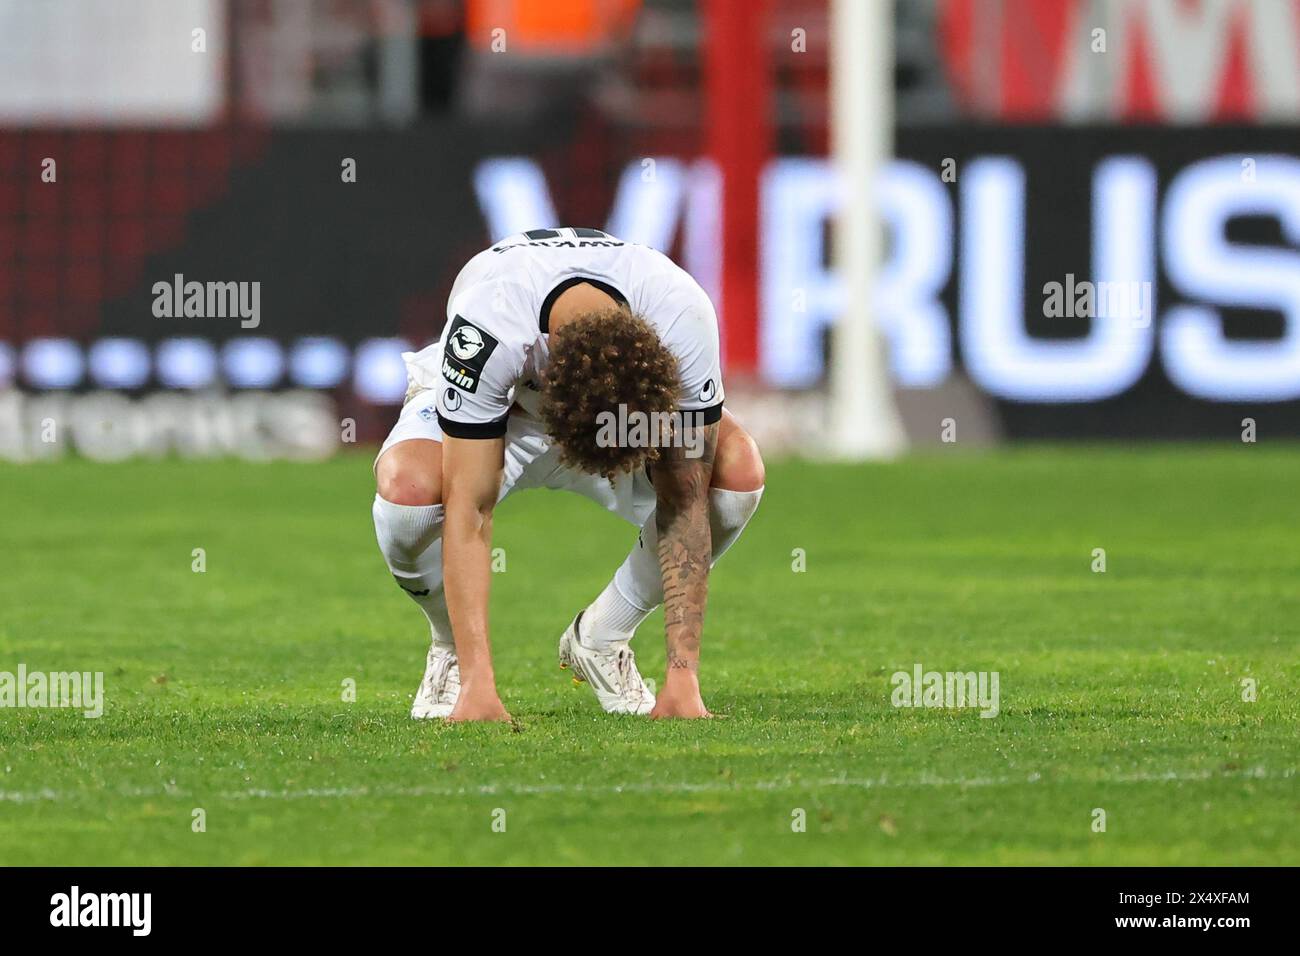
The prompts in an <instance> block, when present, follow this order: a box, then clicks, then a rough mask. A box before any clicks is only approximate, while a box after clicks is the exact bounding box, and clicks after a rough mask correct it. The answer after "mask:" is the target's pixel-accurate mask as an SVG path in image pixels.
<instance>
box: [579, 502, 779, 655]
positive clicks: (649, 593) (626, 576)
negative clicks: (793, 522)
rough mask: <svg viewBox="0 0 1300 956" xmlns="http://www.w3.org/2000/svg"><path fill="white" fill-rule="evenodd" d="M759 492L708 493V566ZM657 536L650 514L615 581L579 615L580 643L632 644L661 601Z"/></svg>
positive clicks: (740, 526) (744, 520) (736, 532)
mask: <svg viewBox="0 0 1300 956" xmlns="http://www.w3.org/2000/svg"><path fill="white" fill-rule="evenodd" d="M762 497H763V489H762V488H759V489H758V490H757V491H725V490H723V489H721V488H713V489H711V490H710V491H709V527H710V530H711V531H712V535H713V560H712V561H711V562H710V566H712V565H713V564H717V562H718V559H719V558H721V557H722V556H723V555H724V554H726V553H727V549H728V548H730V547H731V546H732V545H733V544H735V542H736V539H737V538H739V537H740V533H741V532H742V531H744V530H745V525H747V524H748V523H749V519H750V518H752V517H753V516H754V512H755V511H757V510H758V501H759V499H760V498H762ZM658 549H659V533H658V531H657V529H656V528H655V516H654V513H653V512H652V513H651V514H650V517H649V518H648V519H646V523H645V526H644V527H642V528H641V533H640V534H639V535H638V536H637V542H636V546H635V547H634V548H633V549H632V551H631V552H630V553H629V554H628V556H627V558H626V559H625V560H624V561H623V563H622V565H620V566H619V569H618V570H617V571H616V572H614V577H613V579H612V580H611V581H610V582H609V584H607V585H605V590H603V591H601V592H600V594H599V595H598V596H597V598H596V600H594V601H592V602H591V604H590V605H588V607H587V610H586V611H584V612H583V615H582V629H583V639H584V640H585V641H586V642H587V643H589V644H594V643H601V642H608V641H626V640H630V639H631V637H632V634H633V633H634V632H635V631H636V629H637V627H638V625H640V623H641V622H642V621H644V620H645V619H646V618H647V617H648V616H649V615H650V612H651V611H653V610H654V609H655V608H657V607H658V606H659V605H660V604H662V603H663V600H664V579H663V572H662V571H661V570H660V569H659V550H658Z"/></svg>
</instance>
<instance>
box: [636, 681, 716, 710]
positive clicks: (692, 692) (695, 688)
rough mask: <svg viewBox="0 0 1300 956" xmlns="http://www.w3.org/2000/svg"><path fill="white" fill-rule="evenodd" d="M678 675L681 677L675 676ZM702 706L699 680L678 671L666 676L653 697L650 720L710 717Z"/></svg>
mask: <svg viewBox="0 0 1300 956" xmlns="http://www.w3.org/2000/svg"><path fill="white" fill-rule="evenodd" d="M678 674H680V675H681V676H677V675H678ZM712 716H713V715H712V714H711V713H709V709H708V708H707V707H705V706H704V699H703V698H702V697H701V696H700V682H699V679H698V678H697V677H696V676H695V675H694V674H692V673H689V672H685V671H679V672H672V671H670V672H669V674H668V678H667V679H666V680H665V681H664V686H663V688H662V689H661V690H660V691H659V693H658V694H657V695H656V696H655V706H654V710H652V711H650V718H651V719H652V720H658V719H660V718H665V717H684V718H701V717H712Z"/></svg>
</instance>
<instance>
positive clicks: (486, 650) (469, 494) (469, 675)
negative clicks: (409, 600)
mask: <svg viewBox="0 0 1300 956" xmlns="http://www.w3.org/2000/svg"><path fill="white" fill-rule="evenodd" d="M504 449H505V442H504V440H503V439H500V438H493V439H487V440H466V439H459V438H453V437H451V436H447V437H446V438H445V440H444V448H443V495H444V507H445V510H446V519H445V520H446V529H445V531H444V533H443V542H444V543H443V579H444V582H445V584H444V587H445V589H446V594H447V611H448V614H449V616H450V618H451V626H452V633H453V634H454V636H455V642H456V655H457V657H458V658H459V661H460V672H461V692H460V696H459V698H458V699H457V701H456V706H455V708H454V709H453V710H452V712H451V716H450V717H449V718H448V719H449V720H509V719H510V715H509V714H508V713H507V712H506V709H505V707H504V706H503V705H502V703H501V698H500V696H499V695H498V693H497V687H496V676H495V674H494V673H493V670H492V648H491V642H490V640H489V637H488V590H489V587H490V583H491V579H492V574H491V554H492V510H493V508H494V507H495V506H496V500H497V492H498V490H499V489H500V486H501V472H502V462H503V456H504Z"/></svg>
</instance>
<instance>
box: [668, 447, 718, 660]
mask: <svg viewBox="0 0 1300 956" xmlns="http://www.w3.org/2000/svg"><path fill="white" fill-rule="evenodd" d="M700 427H701V428H702V429H703V432H704V441H703V442H702V443H701V444H695V443H691V442H686V443H683V446H682V447H680V448H676V447H675V448H671V449H665V455H664V457H663V458H661V459H660V460H659V461H658V462H656V463H655V466H654V483H655V495H656V499H657V503H656V511H655V526H656V528H657V530H658V532H659V567H660V569H661V570H662V571H663V578H664V625H665V635H666V639H667V643H668V669H669V670H695V669H696V668H698V667H699V662H700V635H701V632H702V631H703V629H704V606H705V602H706V601H707V599H708V591H709V561H710V559H711V557H712V554H713V540H712V533H711V531H710V529H709V483H710V481H711V479H712V477H713V459H714V455H715V454H716V452H717V448H718V426H717V425H716V424H714V425H705V426H700ZM692 444H694V445H695V447H696V448H697V449H699V448H702V454H700V455H699V456H698V457H694V458H688V457H686V455H685V454H684V451H685V449H686V448H689V447H691V446H692Z"/></svg>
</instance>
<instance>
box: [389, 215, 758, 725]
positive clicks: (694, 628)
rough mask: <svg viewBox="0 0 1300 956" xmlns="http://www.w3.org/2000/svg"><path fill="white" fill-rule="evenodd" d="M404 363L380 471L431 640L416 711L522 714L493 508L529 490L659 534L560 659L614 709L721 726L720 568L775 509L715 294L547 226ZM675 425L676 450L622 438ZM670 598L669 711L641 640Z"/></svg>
mask: <svg viewBox="0 0 1300 956" xmlns="http://www.w3.org/2000/svg"><path fill="white" fill-rule="evenodd" d="M404 358H405V359H406V363H407V373H408V378H409V380H410V389H409V391H408V394H407V400H406V404H405V406H404V407H403V409H402V412H401V416H400V417H399V419H398V422H397V425H396V426H395V427H394V428H393V430H392V433H391V434H390V435H389V436H388V439H387V440H386V441H385V442H384V445H383V447H382V448H381V449H380V452H379V456H378V458H377V459H376V463H375V477H376V482H377V485H378V494H376V496H375V502H374V508H373V514H374V520H375V532H376V535H377V536H378V539H379V548H380V551H381V552H382V553H383V555H384V559H385V560H386V561H387V563H388V567H389V570H390V571H391V572H392V574H393V577H394V578H396V579H397V583H398V585H399V586H400V587H401V588H402V590H404V591H405V592H406V593H407V594H409V595H411V597H412V598H414V599H415V601H416V602H417V603H418V604H419V605H420V607H421V608H422V609H423V611H424V613H425V615H426V616H427V617H428V619H429V624H430V627H431V629H432V634H433V645H432V647H431V648H430V650H429V655H428V662H427V668H426V670H425V675H424V680H423V681H422V682H421V684H420V688H419V690H418V692H417V693H416V697H415V703H414V706H413V707H412V708H411V716H412V717H446V718H449V719H451V720H508V719H509V714H507V713H506V709H505V707H504V706H503V705H502V703H501V699H500V697H499V695H498V693H497V687H496V680H495V677H494V675H493V670H492V656H491V650H490V646H489V641H488V613H487V612H488V587H489V582H490V581H491V571H490V555H491V542H492V512H493V509H494V508H495V506H496V504H497V502H499V501H500V500H502V499H503V498H505V497H506V496H507V495H509V494H510V493H512V492H514V491H517V490H519V489H523V488H551V489H564V490H567V491H572V492H576V493H577V494H580V495H582V496H584V497H586V498H589V499H591V500H592V501H594V502H596V503H597V504H598V505H600V506H601V507H602V508H605V509H606V510H609V511H612V512H614V513H616V514H618V515H619V516H620V517H622V518H624V519H626V520H627V521H629V522H631V523H633V524H635V525H637V526H638V527H639V528H640V529H641V531H640V534H639V535H638V538H637V542H636V545H635V547H633V548H632V551H631V553H629V554H628V556H627V558H626V560H624V562H623V564H622V565H621V566H620V567H619V568H618V570H617V571H616V572H615V573H614V576H613V578H612V580H611V581H610V582H609V584H608V585H606V587H605V589H604V590H603V591H601V593H600V594H599V595H597V596H596V598H595V600H594V601H592V602H591V604H589V605H588V606H587V607H586V608H584V609H583V610H582V611H580V612H579V613H578V614H577V615H576V616H575V617H574V618H573V621H572V622H571V623H570V624H569V627H568V628H567V629H566V630H565V632H564V634H563V635H562V636H561V638H560V647H559V655H560V663H561V666H565V667H569V668H572V671H573V673H574V674H575V675H576V676H577V677H578V678H579V679H580V680H584V681H586V683H587V684H588V686H590V687H591V689H592V690H593V691H595V693H596V698H597V699H598V700H599V702H600V705H601V707H603V708H604V709H605V710H606V711H608V712H610V713H631V714H649V715H650V716H652V717H707V716H709V712H708V710H707V709H706V708H705V706H704V701H703V699H702V698H701V696H700V684H699V661H700V637H701V632H702V630H703V626H704V609H705V601H706V596H707V592H708V578H709V570H710V568H711V566H712V564H713V562H715V561H716V560H717V559H718V558H719V557H721V556H722V554H723V553H724V552H725V551H726V550H727V548H729V547H730V546H731V545H732V543H733V542H734V541H735V540H736V538H737V537H739V535H740V533H741V531H742V530H744V527H745V524H746V523H747V522H748V521H749V519H750V517H751V516H752V515H753V514H754V511H755V510H756V509H757V508H758V502H759V499H760V498H761V496H762V493H763V480H764V478H763V462H762V459H761V458H760V457H759V453H758V449H757V447H756V446H755V444H754V441H753V439H751V438H750V436H749V434H748V433H747V432H746V431H745V430H744V429H743V428H742V427H741V426H740V424H739V423H738V422H737V421H736V420H735V419H734V418H733V417H732V416H731V415H730V414H729V413H727V412H725V411H724V410H723V408H722V402H723V388H722V376H721V370H720V365H719V355H718V327H717V316H716V315H715V313H714V310H713V306H712V304H711V303H710V302H709V298H708V296H707V295H706V294H705V293H704V291H703V289H701V288H700V286H699V285H698V284H697V283H696V282H695V280H694V279H692V278H691V277H690V276H689V275H688V274H687V273H686V272H684V271H683V270H682V269H680V268H678V267H677V266H676V265H674V264H673V262H672V261H671V260H669V259H668V258H667V257H666V256H664V255H662V254H660V253H658V252H656V251H654V250H653V249H650V248H647V247H645V246H639V245H634V244H631V243H625V242H622V241H621V240H619V239H616V238H614V237H612V236H609V235H607V234H606V233H603V232H599V231H598V230H595V229H574V228H567V227H566V228H559V229H538V230H533V231H531V232H527V233H522V234H519V235H515V236H511V237H509V238H507V239H505V240H503V241H501V242H499V243H497V244H496V245H494V246H492V247H491V248H489V249H487V250H485V251H483V252H481V253H479V254H478V255H476V256H475V257H474V258H473V259H471V260H470V261H469V263H468V264H467V265H466V266H465V267H464V269H462V270H461V272H460V275H459V276H458V277H457V279H456V282H455V284H454V286H453V287H452V292H451V296H450V298H449V300H448V304H447V325H446V327H445V328H444V330H443V334H442V339H441V341H439V342H438V343H437V344H435V345H431V346H429V347H428V348H426V349H424V350H422V351H420V352H418V353H407V354H406V355H405V356H404ZM620 416H621V417H620ZM665 419H673V420H674V426H673V430H672V432H671V440H666V441H665V440H662V439H663V437H664V434H660V435H659V438H660V439H661V440H660V441H657V442H656V441H647V440H645V439H646V435H647V432H646V430H645V429H641V430H640V431H639V432H637V430H636V429H635V428H633V429H629V430H628V431H629V434H623V433H622V432H620V431H619V430H618V429H619V428H621V427H622V426H623V425H626V424H627V423H629V422H633V423H636V422H637V421H638V420H640V421H641V422H645V421H647V420H648V421H651V422H663V421H664V420H665ZM632 433H635V434H634V435H632V437H629V435H630V434H632ZM650 434H655V432H654V430H653V429H651V430H650ZM633 438H634V439H635V440H633ZM660 603H662V604H663V605H664V617H665V629H666V640H667V648H668V667H667V671H668V673H667V677H666V679H665V680H664V683H663V686H662V688H661V689H660V691H659V696H658V700H656V699H655V696H654V695H653V694H652V693H650V690H649V688H648V687H646V684H645V681H643V680H642V678H641V674H640V673H639V672H638V671H637V668H636V659H635V656H634V655H633V653H632V648H631V646H630V641H631V638H632V635H633V634H634V633H635V631H636V628H637V625H639V624H640V623H641V622H642V621H643V620H644V619H645V618H646V616H647V615H649V614H650V612H651V611H652V610H654V608H655V607H657V606H658V605H659V604H660Z"/></svg>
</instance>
